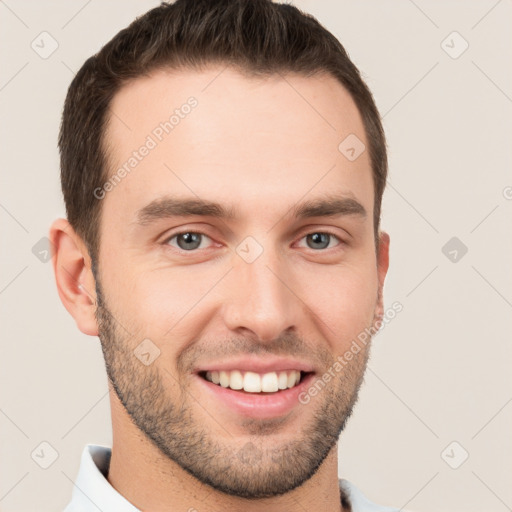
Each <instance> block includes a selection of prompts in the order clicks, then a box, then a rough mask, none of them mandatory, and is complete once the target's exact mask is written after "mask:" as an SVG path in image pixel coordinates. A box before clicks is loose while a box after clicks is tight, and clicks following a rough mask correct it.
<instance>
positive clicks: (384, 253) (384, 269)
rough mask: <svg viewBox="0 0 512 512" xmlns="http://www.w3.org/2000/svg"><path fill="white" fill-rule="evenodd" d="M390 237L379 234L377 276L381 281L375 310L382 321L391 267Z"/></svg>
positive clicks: (383, 233) (384, 233) (382, 233)
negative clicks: (386, 284)
mask: <svg viewBox="0 0 512 512" xmlns="http://www.w3.org/2000/svg"><path fill="white" fill-rule="evenodd" d="M389 241H390V240H389V235H388V234H387V233H386V232H384V231H380V232H379V247H378V248H377V252H378V254H377V276H378V281H379V292H378V299H377V308H376V310H375V317H376V319H379V320H382V317H383V316H384V300H383V297H382V296H383V289H384V280H385V279H386V274H387V273H388V267H389Z"/></svg>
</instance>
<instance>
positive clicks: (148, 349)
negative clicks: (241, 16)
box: [97, 67, 387, 498]
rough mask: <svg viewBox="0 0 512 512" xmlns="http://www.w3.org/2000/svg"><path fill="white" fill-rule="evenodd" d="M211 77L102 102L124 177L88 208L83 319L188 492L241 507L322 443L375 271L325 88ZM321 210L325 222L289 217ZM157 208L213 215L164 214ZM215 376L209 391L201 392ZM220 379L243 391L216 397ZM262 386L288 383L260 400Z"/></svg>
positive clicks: (360, 163)
mask: <svg viewBox="0 0 512 512" xmlns="http://www.w3.org/2000/svg"><path fill="white" fill-rule="evenodd" d="M222 69H223V68H216V67H212V68H210V69H209V70H206V71H204V72H194V71H180V72H173V73H171V72H163V71H160V72H158V73H154V74H153V75H152V76H151V77H147V78H141V79H137V80H135V81H133V82H132V83H130V84H129V85H127V86H125V87H124V88H123V89H122V90H121V91H120V92H119V93H118V94H117V95H116V96H115V97H114V100H113V102H112V104H111V118H110V123H109V126H108V129H107V132H106V136H107V143H108V148H109V149H108V151H109V155H110V165H111V171H116V170H117V169H119V168H121V167H122V166H123V165H124V164H125V163H127V162H131V165H130V164H128V166H127V167H125V169H127V168H128V169H130V171H129V173H120V174H118V177H121V179H120V180H115V181H113V182H112V183H115V186H112V187H109V186H107V187H106V188H105V189H110V190H109V191H108V193H106V195H105V197H104V198H103V199H102V201H103V203H102V209H103V210H102V220H101V229H100V252H99V258H98V261H99V266H98V269H99V271H98V275H97V278H98V283H97V285H98V288H97V291H98V292H99V295H98V304H99V306H100V307H99V308H98V310H97V318H98V323H99V332H100V338H101V341H102V348H103V351H104V355H105V361H106V366H107V371H108V374H109V377H110V379H111V381H112V383H113V386H114V388H115V390H116V393H117V394H118V396H119V399H120V402H121V403H122V404H123V405H124V407H125V408H126V410H127V412H128V414H129V415H130V416H131V418H132V420H133V422H134V423H135V424H136V425H137V427H138V428H139V429H140V430H141V432H142V433H143V434H145V435H146V436H147V437H148V438H149V439H150V440H151V441H152V442H153V443H154V444H155V445H156V446H157V447H158V448H159V450H160V451H161V453H162V454H163V455H164V456H167V457H168V458H170V459H172V460H173V461H175V462H176V463H178V464H179V465H180V466H181V467H182V468H184V469H186V470H187V471H189V472H190V473H191V474H193V475H194V476H195V477H197V478H198V479H199V480H200V481H202V482H204V483H207V484H209V485H211V486H213V487H214V488H216V489H218V490H220V491H223V492H225V493H228V494H233V495H238V496H243V497H248V498H258V497H265V496H275V495H279V494H283V493H285V492H287V491H289V490H291V489H293V488H295V487H297V486H299V485H301V484H302V483H303V482H305V481H306V480H307V479H309V478H310V477H311V476H312V475H313V474H314V473H315V472H316V470H317V469H318V467H319V465H320V464H321V462H322V461H323V460H324V459H325V457H326V456H327V455H328V454H329V452H330V451H331V450H332V449H333V448H335V444H336V441H337V438H338V436H339V433H340V431H341V430H342V428H343V426H344V424H345V420H346V419H347V418H348V416H349V415H350V412H351V410H352V406H353V404H354V403H355V400H356V397H357V391H358V388H359V385H360V383H361V380H362V376H363V373H364V368H365V365H366V360H367V356H368V346H366V347H363V348H362V350H361V351H360V352H359V353H358V354H357V355H356V356H354V358H353V359H352V360H351V361H350V363H348V364H347V365H345V366H343V369H342V370H341V371H339V370H338V371H334V372H333V370H332V367H333V363H334V362H335V361H336V358H337V357H338V356H339V355H341V354H343V353H344V352H345V351H346V350H347V349H348V348H349V347H350V344H351V342H352V340H354V339H356V338H357V336H358V334H359V333H361V332H363V331H364V330H365V328H369V327H371V326H372V324H373V322H374V321H375V320H376V318H377V316H378V315H379V314H380V313H381V308H382V305H381V302H380V299H379V286H381V285H382V281H383V275H382V272H381V273H380V274H379V271H378V265H377V263H378V261H377V258H376V253H375V245H374V226H373V220H372V219H373V201H374V191H373V182H372V173H371V167H370V161H369V155H368V152H367V151H365V152H363V153H362V154H361V155H360V156H359V157H358V158H357V159H356V160H354V161H350V160H349V159H347V158H346V156H345V155H344V154H342V153H341V152H340V151H339V149H338V146H339V144H340V142H341V141H342V140H344V139H345V138H346V137H347V136H349V135H350V134H355V135H356V136H357V137H358V138H359V139H360V140H362V141H363V142H364V143H365V144H366V146H368V144H367V141H366V139H365V134H364V129H363V125H362V122H361V119H360V116H359V113H358V111H357V108H356V106H355V104H354V102H353V100H352V99H351V98H350V96H349V94H348V93H347V92H346V91H345V90H344V89H343V88H342V87H341V85H339V84H338V82H336V81H335V79H334V78H331V77H328V76H322V77H320V76H318V77H315V78H304V77H300V76H296V75H289V76H287V77H286V80H284V79H283V78H281V76H279V75H273V76H272V77H270V78H267V79H262V80H253V79H248V78H245V77H243V76H242V75H239V74H237V73H236V72H235V71H233V70H231V69H230V68H228V69H225V70H224V71H223V72H222V73H221V71H222ZM219 73H220V74H219ZM190 97H194V98H195V103H194V102H192V103H193V107H192V108H187V107H182V106H183V105H185V104H186V103H187V100H188V99H189V98H190ZM189 105H190V103H189ZM176 109H178V110H179V112H178V113H175V112H174V111H175V110H176ZM173 114H175V115H176V117H175V118H174V119H173V120H172V123H173V125H174V126H173V127H172V128H170V127H169V125H167V126H166V128H167V131H168V133H166V131H165V130H164V128H162V126H161V125H160V123H162V122H166V121H168V120H169V118H170V116H171V115H173ZM177 118H179V121H177V120H176V119H177ZM158 127H160V129H158ZM148 137H149V139H148ZM143 145H146V147H148V148H149V149H148V151H144V150H142V151H140V150H139V148H140V147H141V146H143ZM134 151H137V152H138V153H137V155H135V156H134V155H133V152H134ZM142 153H145V154H146V156H143V155H142ZM130 157H133V158H135V159H136V163H135V160H132V161H130V160H129V159H130ZM125 174H126V175H125ZM333 198H337V199H340V202H339V203H338V206H341V208H340V209H339V212H338V210H336V213H337V214H336V215H326V213H328V212H325V211H323V212H320V211H314V212H312V211H311V210H309V215H306V216H304V215H302V216H301V215H299V213H300V211H299V210H301V209H300V207H301V206H302V205H303V203H305V202H311V204H313V203H315V202H316V201H318V200H325V199H331V200H332V199H333ZM171 200H174V201H183V200H200V201H202V202H203V203H205V202H215V203H218V205H220V206H222V207H223V209H224V210H225V211H226V212H228V213H231V216H228V217H219V216H217V215H216V214H215V213H216V212H217V211H218V209H212V208H210V209H209V210H208V211H203V212H198V211H196V213H195V214H193V215H190V214H189V215H185V214H184V213H185V212H183V211H181V214H180V215H178V213H180V212H177V211H176V209H175V208H171V206H172V205H171V203H170V201H171ZM311 204H310V206H311ZM358 205H359V206H358ZM174 206H175V204H174ZM364 212H366V215H364ZM311 214H314V216H311ZM178 233H181V235H178ZM386 250H387V246H386ZM384 274H385V271H384ZM143 340H145V341H144V343H143V344H142V345H141V343H142V342H143ZM155 357H156V358H155ZM330 368H331V372H333V374H334V376H332V377H331V378H330V380H329V381H328V382H327V384H326V385H325V386H323V387H322V389H321V391H319V392H318V394H317V395H316V396H314V397H312V398H311V400H310V401H309V402H308V403H301V401H299V399H298V396H299V394H300V393H302V396H304V392H306V391H307V390H308V389H309V388H310V387H311V386H312V385H313V384H314V383H315V381H316V380H317V379H318V378H321V377H322V375H324V374H325V373H326V372H327V371H328V370H329V369H330ZM295 369H296V370H302V373H301V381H300V382H299V384H297V385H296V386H293V384H294V378H293V373H292V371H293V370H295ZM221 370H222V371H225V372H227V374H221V373H219V374H218V375H219V378H223V380H222V382H221V384H216V383H214V382H209V381H208V380H207V377H208V378H210V379H213V380H216V377H215V375H216V373H215V372H220V371H221ZM238 371H239V372H240V373H238ZM206 372H210V373H208V374H206ZM231 372H233V373H231ZM248 372H252V373H256V374H258V376H255V375H252V378H251V375H250V374H249V375H248V376H247V377H246V375H245V374H246V373H248ZM284 372H286V375H282V374H283V373H284ZM274 374H275V375H274ZM226 375H227V376H228V377H229V378H230V379H231V380H229V382H230V385H232V386H233V387H235V388H236V387H240V385H244V384H245V385H247V386H249V385H251V383H252V384H254V385H256V388H251V389H252V391H245V390H244V389H242V390H233V389H229V388H226V387H225V386H226V381H225V379H226ZM263 375H264V377H263ZM244 379H245V380H244ZM276 379H277V386H278V387H281V388H282V387H287V386H289V385H291V386H293V387H291V388H287V389H281V390H279V391H273V390H274V389H275V387H276ZM258 382H259V383H261V382H263V383H264V384H263V385H264V386H265V388H264V389H268V390H269V391H267V392H259V393H258V392H254V390H257V385H258ZM267 385H268V386H270V387H269V388H267V387H266V386H267ZM248 389H249V388H248ZM271 390H272V391H271ZM302 402H304V401H302Z"/></svg>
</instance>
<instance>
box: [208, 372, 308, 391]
mask: <svg viewBox="0 0 512 512" xmlns="http://www.w3.org/2000/svg"><path fill="white" fill-rule="evenodd" d="M206 379H207V380H209V381H210V382H213V383H214V384H220V385H221V386H222V387H223V388H231V389H236V390H239V389H243V390H244V391H247V392H248V393H261V392H262V391H263V392H266V393H273V392H276V391H278V390H280V389H288V388H293V387H294V386H295V385H296V384H298V383H299V381H300V371H299V370H288V371H282V372H269V373H263V374H259V373H254V372H244V373H242V372H241V371H239V370H233V371H220V372H219V371H213V372H210V371H208V372H206Z"/></svg>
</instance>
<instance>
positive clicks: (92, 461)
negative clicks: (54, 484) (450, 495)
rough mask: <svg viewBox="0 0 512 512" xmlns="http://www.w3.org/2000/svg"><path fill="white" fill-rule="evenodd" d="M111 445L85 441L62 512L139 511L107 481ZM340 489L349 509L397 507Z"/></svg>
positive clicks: (348, 487)
mask: <svg viewBox="0 0 512 512" xmlns="http://www.w3.org/2000/svg"><path fill="white" fill-rule="evenodd" d="M111 454H112V450H111V448H109V447H108V446H101V445H95V444H87V445H86V446H85V448H84V449H83V452H82V458H81V460H80V469H79V471H78V476H77V477H76V480H75V484H74V488H73V493H72V496H71V501H70V502H69V503H68V505H67V507H66V508H65V509H64V512H98V510H101V511H102V512H110V511H114V512H140V510H139V509H138V508H136V507H135V506H134V505H132V504H131V503H130V502H129V501H128V500H127V499H126V498H124V497H123V496H122V495H121V494H120V493H119V492H117V491H116V490H115V489H114V488H113V487H112V486H111V485H110V483H109V481H108V480H107V474H108V468H109V466H110V456H111ZM339 483H340V488H341V489H342V490H343V491H344V492H345V494H346V495H347V497H348V499H349V502H350V505H351V506H352V512H397V511H398V509H396V508H389V507H380V506H378V505H375V503H372V502H370V501H369V500H368V499H367V498H366V497H365V496H364V495H363V493H362V492H361V491H360V490H359V489H357V487H355V486H354V485H353V484H351V483H350V482H349V481H348V480H344V479H340V480H339Z"/></svg>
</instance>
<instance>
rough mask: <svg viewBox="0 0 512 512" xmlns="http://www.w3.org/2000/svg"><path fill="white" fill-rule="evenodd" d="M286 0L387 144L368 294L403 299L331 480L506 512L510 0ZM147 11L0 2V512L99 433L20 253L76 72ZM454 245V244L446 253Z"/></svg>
mask: <svg viewBox="0 0 512 512" xmlns="http://www.w3.org/2000/svg"><path fill="white" fill-rule="evenodd" d="M293 3H294V4H295V5H297V6H298V7H300V8H302V9H304V10H306V11H308V12H310V13H312V14H313V15H314V16H316V17H317V18H318V19H319V21H320V22H321V23H323V24H324V25H325V26H326V27H327V28H328V29H330V30H331V31H332V32H333V33H334V34H335V35H336V36H337V37H338V38H339V39H340V41H341V42H342V44H343V45H344V46H345V47H346V49H347V51H348V52H349V54H350V56H351V57H352V59H353V60H354V61H355V63H356V65H358V66H359V67H360V69H361V70H362V72H363V73H364V76H365V77H366V79H367V81H368V84H369V86H370V88H371V89H372V90H373V92H374V94H375V98H376V101H377V104H378V107H379V109H380V110H381V112H382V114H383V116H384V123H385V129H386V131H387V136H388V141H389V148H390V177H389V183H388V189H387V192H386V194H385V199H384V206H383V228H384V229H386V230H387V231H388V232H389V233H390V234H391V241H392V244H391V268H390V271H389V275H388V279H387V283H386V289H385V299H386V303H387V305H388V306H390V305H391V304H392V303H393V302H394V301H400V302H401V303H402V304H403V308H404V309H403V311H402V312H401V313H400V314H399V315H398V316H397V317H396V318H395V319H394V320H393V321H392V322H391V323H390V324H389V325H388V326H387V327H386V328H385V329H384V330H383V331H382V333H380V334H379V335H378V336H377V338H376V339H375V343H374V349H373V355H372V359H371V361H370V368H369V371H368V374H367V377H366V381H365V385H364V388H363V390H362V393H361V396H360V401H359V404H358V406H357V408H356V411H355V415H354V417H353V418H352V419H351V421H350V423H349V426H348V428H347V430H346V432H345V433H344V434H343V435H342V438H341V442H340V476H343V477H344V478H347V479H349V480H351V481H352V482H354V483H355V484H356V485H357V486H358V487H360V488H361V489H362V490H363V491H364V492H365V493H366V494H367V495H368V497H369V498H371V499H372V500H374V501H376V502H377V503H382V504H390V505H391V504H392V505H395V506H397V507H403V506H407V508H408V509H411V510H416V511H422V512H432V511H441V512H448V511H450V512H456V511H464V512H477V511H478V512H481V511H482V510H485V511H486V512H493V511H496V512H502V511H506V510H511V507H512V488H511V486H510V482H511V481H512V437H511V436H510V431H511V426H512V403H511V402H512V386H511V384H512V372H511V371H510V361H511V356H512V348H511V343H510V329H509V326H510V319H511V312H512V311H511V309H512V286H511V285H512V270H511V263H510V262H511V261H512V257H511V256H512V237H511V236H510V235H511V227H512V222H511V221H512V200H511V198H512V188H511V187H512V175H511V173H510V169H511V160H512V155H511V151H510V145H511V140H512V116H511V113H512V68H511V66H510V62H512V44H511V43H512V31H511V30H510V20H511V19H512V5H511V1H510V0H501V1H495V0H478V1H466V2H462V1H458V2H455V1H445V2H437V1H433V0H430V1H427V0H415V1H412V0H409V1H408V0H400V1H399V0H396V1H382V0H378V1H377V0H375V1H367V0H364V1H358V2H355V1H348V0H347V1H339V0H337V1H335V0H320V1H311V0H309V1H308V0H300V1H299V0H296V1H295V2H293ZM155 5H157V2H154V1H133V0H132V1H125V0H116V1H109V2H100V1H99V0H89V1H87V0H76V1H64V0H60V1H55V2H40V1H37V2H36V1H35V0H34V1H21V0H19V1H15V0H5V1H2V2H0V22H1V26H2V29H1V31H0V42H1V48H2V50H1V51H2V54H1V65H0V66H1V67H0V69H1V76H0V109H1V111H0V115H1V119H2V123H1V128H0V129H1V134H0V141H1V143H2V151H1V157H0V158H1V165H2V174H1V185H2V186H1V195H0V222H1V226H2V228H1V229H2V236H1V240H2V243H1V244H0V247H1V249H0V250H1V257H2V264H1V267H0V272H1V273H0V305H1V316H2V323H1V325H2V341H1V357H0V365H1V368H0V379H1V380H0V390H1V399H0V431H1V443H0V464H1V468H0V510H2V511H4V512H14V511H32V510H38V511H51V510H61V509H62V508H63V507H64V505H65V504H66V503H67V501H68V499H69V496H70V494H71V491H72V487H73V483H72V481H73V480H74V478H75V476H76V472H77V469H78V464H79V459H80V454H81V452H82V449H83V447H84V445H85V444H86V443H89V442H92V443H98V444H106V445H109V444H110V443H111V427H110V416H109V402H108V397H107V384H106V376H105V372H104V368H103V360H102V356H101V350H100V345H99V341H98V340H97V338H90V337H87V336H85V335H83V334H81V333H80V332H79V331H78V329H77V328H76V327H75V324H74V322H73V320H72V318H71V317H70V316H69V315H68V313H67V312H66V311H65V309H64V308H63V306H62V305H61V303H60V301H59V298H58V296H57V292H56V289H55V285H54V278H53V274H52V270H51V265H50V263H49V262H47V263H44V262H42V261H40V260H39V259H38V257H36V255H35V254H34V253H33V247H34V246H35V245H36V244H37V243H38V242H39V241H40V239H41V238H42V237H45V236H46V235H47V233H48V227H49V225H50V223H51V221H52V220H53V219H54V218H55V217H57V216H63V214H64V208H63V204H62V199H61V195H60V188H59V161H58V152H57V146H56V144H57V133H58V127H59V120H60V114H61V108H62V104H63V101H64V97H65V93H66V90H67V87H68V85H69V83H70V81H71V79H72V76H73V73H74V72H76V71H77V70H78V69H79V68H80V66H81V65H82V63H83V62H84V60H85V59H86V58H87V57H88V56H89V55H91V54H92V53H94V52H96V51H97V50H98V49H99V48H100V47H101V45H103V44H104V43H106V42H107V41H108V40H109V39H110V38H111V37H112V36H113V35H114V34H115V33H116V32H117V31H118V30H120V29H121V28H123V27H124V26H125V25H127V24H128V23H129V22H130V21H132V19H133V18H134V17H135V16H136V15H139V14H142V13H143V12H145V11H146V10H148V9H149V8H150V7H152V6H155ZM43 31H47V32H48V33H49V34H51V37H52V38H53V39H54V40H56V41H57V43H58V48H57V49H56V51H55V52H54V53H53V54H52V55H50V56H49V57H48V58H46V59H43V58H41V57H40V55H39V54H38V53H36V51H34V50H33V49H32V47H31V43H32V41H34V40H35V44H39V45H40V46H42V43H41V42H40V41H41V37H48V36H39V34H40V33H41V32H43ZM454 31H456V32H458V33H459V34H460V35H457V34H455V35H454V34H452V32H454ZM45 41H46V42H45V46H44V47H45V48H46V49H47V50H49V49H51V40H50V39H46V40H45ZM443 41H445V42H444V43H443ZM465 42H467V43H468V44H469V47H468V48H467V50H466V51H465V52H464V53H462V54H461V55H458V54H459V53H460V51H461V50H463V49H464V46H465ZM39 51H42V49H40V50H39ZM450 54H451V55H450ZM454 57H457V58H454ZM507 187H508V188H507ZM452 237H457V238H458V240H459V241H460V242H456V243H458V244H459V245H460V243H463V244H464V245H465V246H466V247H467V248H468V252H467V254H465V255H464V256H462V257H461V254H462V253H461V252H460V247H459V248H458V249H457V247H455V246H453V247H452V246H448V249H445V252H446V253H447V255H448V256H445V254H444V253H443V251H442V248H443V247H444V246H445V244H446V243H447V242H448V241H449V240H450V239H451V238H452ZM39 243H42V242H39ZM452 243H453V242H452ZM36 248H37V249H39V250H40V246H37V245H36ZM454 249H455V250H457V251H458V252H457V261H456V262H453V261H451V260H450V258H454V257H455V253H453V250H454ZM450 251H451V254H450ZM35 252H36V253H37V252H38V250H35ZM39 256H41V254H40V255H39ZM42 256H44V253H43V255H42ZM43 441H46V442H47V443H49V444H50V445H51V446H52V447H53V448H54V449H55V450H56V452H57V453H58V458H57V460H56V461H55V462H54V463H53V464H52V465H51V466H50V467H49V468H48V469H42V468H41V467H39V465H37V464H36V462H34V460H33V459H32V458H31V453H32V452H33V451H34V450H36V449H38V447H39V446H40V443H41V442H43ZM453 441H456V443H458V444H455V445H451V446H449V445H450V444H451V443H452V442H453ZM447 447H448V449H447V450H445V449H446V448H447ZM466 451H467V452H468V454H469V458H468V459H467V460H466V461H465V462H464V463H463V464H462V465H460V467H459V468H458V469H453V468H452V467H450V466H449V464H451V465H452V466H457V465H458V464H460V462H461V461H462V459H463V456H464V454H465V452H466ZM46 453H49V451H48V450H47V451H46ZM443 453H444V458H443V455H442V454H443ZM448 463H449V464H448Z"/></svg>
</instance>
